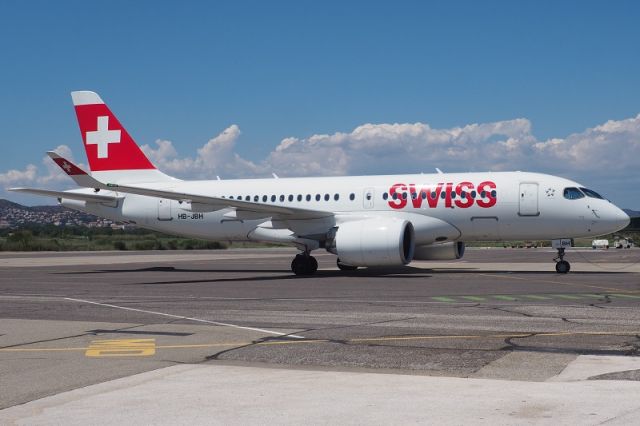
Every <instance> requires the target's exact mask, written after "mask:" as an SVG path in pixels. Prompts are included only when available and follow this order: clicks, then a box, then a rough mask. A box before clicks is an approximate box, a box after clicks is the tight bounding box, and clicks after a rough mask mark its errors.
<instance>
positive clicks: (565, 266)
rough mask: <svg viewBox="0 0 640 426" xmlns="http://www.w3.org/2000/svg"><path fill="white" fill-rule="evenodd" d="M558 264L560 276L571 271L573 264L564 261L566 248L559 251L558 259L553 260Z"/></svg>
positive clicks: (557, 268) (557, 269)
mask: <svg viewBox="0 0 640 426" xmlns="http://www.w3.org/2000/svg"><path fill="white" fill-rule="evenodd" d="M553 260H554V262H556V272H557V273H559V274H566V273H567V272H569V271H570V270H571V264H569V262H567V261H566V260H564V247H560V248H559V249H558V257H556V258H554V259H553Z"/></svg>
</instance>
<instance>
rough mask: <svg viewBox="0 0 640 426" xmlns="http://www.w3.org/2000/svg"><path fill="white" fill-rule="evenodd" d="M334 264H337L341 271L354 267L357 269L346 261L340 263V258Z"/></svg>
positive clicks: (354, 268) (351, 269)
mask: <svg viewBox="0 0 640 426" xmlns="http://www.w3.org/2000/svg"><path fill="white" fill-rule="evenodd" d="M336 264H337V265H338V269H340V270H341V271H355V270H356V269H358V267H357V266H353V265H347V264H346V263H342V262H341V261H340V259H338V260H337V261H336Z"/></svg>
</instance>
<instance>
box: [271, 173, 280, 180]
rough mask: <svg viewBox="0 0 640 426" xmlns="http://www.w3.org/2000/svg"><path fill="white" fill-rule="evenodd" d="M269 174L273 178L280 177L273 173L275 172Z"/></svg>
mask: <svg viewBox="0 0 640 426" xmlns="http://www.w3.org/2000/svg"><path fill="white" fill-rule="evenodd" d="M271 176H273V178H274V179H280V178H279V177H278V175H277V174H275V173H271Z"/></svg>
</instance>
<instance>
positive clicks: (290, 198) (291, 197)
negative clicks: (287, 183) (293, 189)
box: [289, 194, 293, 202]
mask: <svg viewBox="0 0 640 426" xmlns="http://www.w3.org/2000/svg"><path fill="white" fill-rule="evenodd" d="M291 201H293V195H292V194H289V202H291Z"/></svg>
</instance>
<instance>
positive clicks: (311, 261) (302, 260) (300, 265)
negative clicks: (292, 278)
mask: <svg viewBox="0 0 640 426" xmlns="http://www.w3.org/2000/svg"><path fill="white" fill-rule="evenodd" d="M291 270H292V271H293V273H294V274H296V275H313V274H315V273H316V271H317V270H318V261H317V260H316V258H315V257H313V256H311V255H310V254H309V252H304V253H299V254H297V255H296V257H294V258H293V260H292V261H291Z"/></svg>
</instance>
